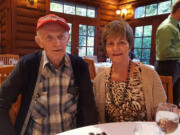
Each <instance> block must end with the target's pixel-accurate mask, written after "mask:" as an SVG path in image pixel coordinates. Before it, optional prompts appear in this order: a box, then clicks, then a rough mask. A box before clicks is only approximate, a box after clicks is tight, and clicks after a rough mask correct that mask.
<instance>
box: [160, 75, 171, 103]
mask: <svg viewBox="0 0 180 135" xmlns="http://www.w3.org/2000/svg"><path fill="white" fill-rule="evenodd" d="M160 79H161V82H162V84H163V87H164V90H165V92H166V95H167V101H168V102H169V103H173V80H172V76H162V75H160Z"/></svg>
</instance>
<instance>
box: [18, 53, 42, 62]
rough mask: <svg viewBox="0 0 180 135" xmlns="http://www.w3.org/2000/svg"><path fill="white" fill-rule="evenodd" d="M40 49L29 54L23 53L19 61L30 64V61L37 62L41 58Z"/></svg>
mask: <svg viewBox="0 0 180 135" xmlns="http://www.w3.org/2000/svg"><path fill="white" fill-rule="evenodd" d="M41 56H42V51H38V52H34V53H31V54H27V55H24V56H23V57H22V58H21V60H20V61H21V62H22V63H24V64H30V63H36V62H37V63H39V62H40V60H41Z"/></svg>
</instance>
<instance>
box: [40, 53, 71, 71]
mask: <svg viewBox="0 0 180 135" xmlns="http://www.w3.org/2000/svg"><path fill="white" fill-rule="evenodd" d="M42 58H43V66H42V67H43V69H44V67H45V65H46V64H50V65H51V63H50V61H49V59H48V57H47V55H46V52H45V51H44V50H43V51H42ZM62 65H65V66H66V67H70V66H71V60H70V58H69V55H68V54H65V56H64V58H63V61H62V64H61V66H62ZM61 66H60V67H61Z"/></svg>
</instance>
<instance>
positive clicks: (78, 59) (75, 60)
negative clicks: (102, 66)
mask: <svg viewBox="0 0 180 135" xmlns="http://www.w3.org/2000/svg"><path fill="white" fill-rule="evenodd" d="M68 56H69V58H70V60H71V63H72V64H80V63H86V62H85V61H84V60H83V59H82V58H81V57H79V56H76V55H72V54H68Z"/></svg>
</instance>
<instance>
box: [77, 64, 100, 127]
mask: <svg viewBox="0 0 180 135" xmlns="http://www.w3.org/2000/svg"><path fill="white" fill-rule="evenodd" d="M81 65H82V66H81V69H80V88H79V89H80V95H79V98H80V100H79V101H80V104H79V107H80V111H81V113H80V114H81V116H80V117H81V118H80V121H81V122H82V123H81V125H80V126H87V125H92V124H96V123H97V122H98V114H97V110H96V104H95V99H94V94H93V88H92V83H91V79H90V75H89V69H88V64H87V63H84V62H83V63H81Z"/></svg>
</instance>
